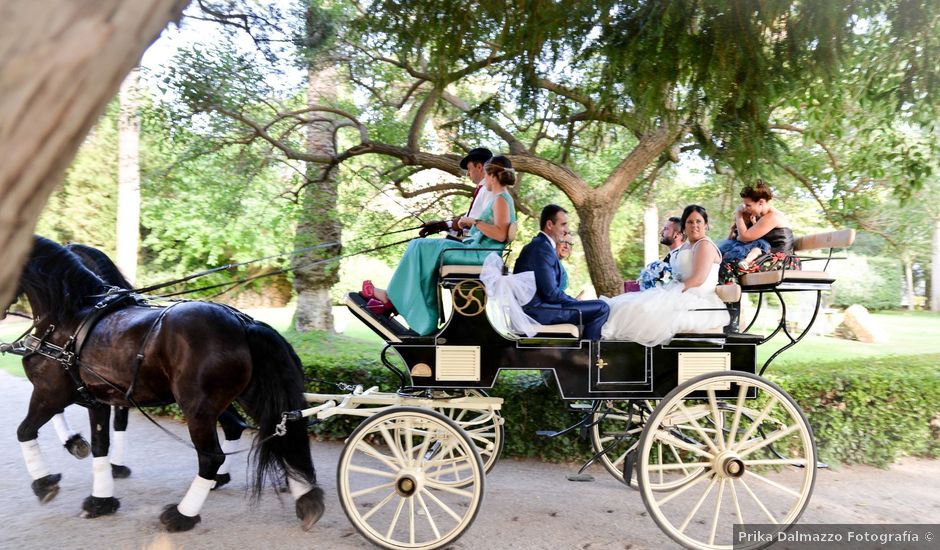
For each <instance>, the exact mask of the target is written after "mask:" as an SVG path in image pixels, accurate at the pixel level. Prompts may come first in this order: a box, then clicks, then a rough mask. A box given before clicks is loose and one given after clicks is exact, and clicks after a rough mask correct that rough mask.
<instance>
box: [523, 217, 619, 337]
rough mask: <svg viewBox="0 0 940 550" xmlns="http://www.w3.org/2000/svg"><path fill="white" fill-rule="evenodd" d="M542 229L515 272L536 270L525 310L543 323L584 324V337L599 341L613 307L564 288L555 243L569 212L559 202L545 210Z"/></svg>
mask: <svg viewBox="0 0 940 550" xmlns="http://www.w3.org/2000/svg"><path fill="white" fill-rule="evenodd" d="M539 227H540V228H541V231H540V232H539V234H538V235H536V236H535V238H533V239H532V241H531V242H530V243H529V244H527V245H525V246H524V247H523V248H522V252H521V253H520V254H519V259H518V260H516V267H515V269H513V273H522V272H524V271H533V272H535V296H533V297H532V300H531V301H529V303H528V304H526V305H524V306H523V308H522V309H523V310H524V311H525V312H526V314H528V315H529V316H530V317H532V318H533V319H535V320H536V321H538V322H539V323H542V324H543V325H557V324H561V323H571V324H575V325H578V324H583V326H584V333H583V337H584V338H589V339H591V340H598V339H600V337H601V327H602V326H603V325H604V322H606V321H607V316H608V315H610V308H609V307H608V306H607V304H606V303H604V302H603V301H601V300H583V301H578V300H575V299H574V298H572V297H571V296H568V295H567V294H565V293H564V292H563V291H562V290H561V273H562V266H561V262H560V261H559V260H558V254H557V253H556V250H555V246H556V244H557V243H558V242H559V241H561V240H562V239H563V238H565V235H566V234H567V233H568V212H567V211H566V210H565V209H564V208H562V207H560V206H558V205H557V204H550V205H548V206H546V207H545V208H543V209H542V216H541V218H540V220H539Z"/></svg>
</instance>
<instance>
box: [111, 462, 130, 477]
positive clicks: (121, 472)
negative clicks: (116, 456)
mask: <svg viewBox="0 0 940 550" xmlns="http://www.w3.org/2000/svg"><path fill="white" fill-rule="evenodd" d="M111 477H113V478H114V479H126V478H129V477H131V469H130V468H128V467H127V466H124V465H123V464H112V465H111Z"/></svg>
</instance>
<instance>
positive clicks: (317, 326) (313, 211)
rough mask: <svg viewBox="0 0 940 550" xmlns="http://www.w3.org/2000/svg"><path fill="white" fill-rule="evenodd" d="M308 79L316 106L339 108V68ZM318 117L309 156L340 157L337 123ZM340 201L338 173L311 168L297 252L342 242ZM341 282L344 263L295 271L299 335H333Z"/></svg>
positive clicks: (327, 254) (327, 252) (325, 253)
mask: <svg viewBox="0 0 940 550" xmlns="http://www.w3.org/2000/svg"><path fill="white" fill-rule="evenodd" d="M307 74H308V79H309V82H308V84H307V103H308V104H309V105H310V106H315V105H329V104H333V103H335V101H336V96H337V92H336V86H337V74H336V69H335V68H334V67H333V66H327V67H317V66H315V65H313V64H311V66H310V69H309V70H308V73H307ZM321 115H322V116H321ZM312 116H313V117H314V120H313V121H311V122H310V123H308V124H307V152H308V153H311V154H323V155H334V154H336V144H335V142H334V139H335V138H334V136H335V122H334V120H333V119H332V117H330V116H327V115H326V113H314V114H313V115H312ZM336 195H337V189H336V178H335V169H333V168H332V167H325V166H324V165H322V164H314V163H308V164H307V185H306V187H305V188H304V190H303V194H302V196H301V197H302V201H303V209H302V212H301V214H300V219H299V220H298V222H297V233H296V236H295V238H294V244H295V245H296V247H297V248H306V247H310V246H314V245H321V244H327V243H339V242H340V237H341V232H342V225H341V224H340V222H339V220H338V219H337V217H336ZM341 252H342V249H341V247H340V246H339V245H338V244H337V245H336V246H327V247H324V248H320V249H316V250H314V251H311V252H309V253H307V254H302V255H298V256H295V257H294V258H295V259H294V266H300V265H306V264H310V263H311V262H316V261H317V260H322V259H327V258H331V257H335V256H338V255H339V254H340V253H341ZM338 280H339V262H326V263H321V264H319V265H316V266H313V267H310V268H305V269H297V270H296V271H294V290H295V291H296V292H297V312H296V313H295V314H294V326H295V327H296V328H297V330H299V331H309V330H333V312H332V301H331V300H330V289H331V288H332V287H333V285H335V284H336V282H337V281H338Z"/></svg>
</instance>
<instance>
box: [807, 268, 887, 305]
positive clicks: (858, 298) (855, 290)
mask: <svg viewBox="0 0 940 550" xmlns="http://www.w3.org/2000/svg"><path fill="white" fill-rule="evenodd" d="M814 264H817V265H814ZM804 269H821V265H819V264H818V262H813V263H810V264H807V265H805V266H804ZM827 271H829V272H830V273H832V274H833V275H834V276H835V277H836V283H835V284H834V285H833V287H832V305H834V306H837V307H848V306H851V305H853V304H861V305H863V306H865V308H867V309H869V310H878V309H895V308H898V307H901V293H902V288H903V281H902V273H901V265H900V263H899V262H898V261H897V260H896V259H892V258H883V257H865V256H856V255H852V256H850V257H848V258H846V259H844V260H838V261H834V262H832V264H830V266H829V268H828V269H827Z"/></svg>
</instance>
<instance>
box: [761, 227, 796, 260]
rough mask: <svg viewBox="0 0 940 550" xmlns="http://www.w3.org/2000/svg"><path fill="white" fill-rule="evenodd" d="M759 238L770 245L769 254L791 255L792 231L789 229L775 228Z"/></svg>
mask: <svg viewBox="0 0 940 550" xmlns="http://www.w3.org/2000/svg"><path fill="white" fill-rule="evenodd" d="M761 238H762V239H764V240H765V241H767V242H768V243H770V250H771V252H786V253H787V254H792V253H793V231H791V230H790V228H789V227H775V228H774V229H771V230H770V231H768V232H767V234H765V235H764V236H763V237H761Z"/></svg>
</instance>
